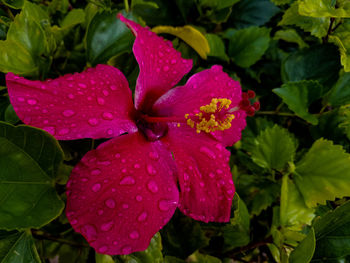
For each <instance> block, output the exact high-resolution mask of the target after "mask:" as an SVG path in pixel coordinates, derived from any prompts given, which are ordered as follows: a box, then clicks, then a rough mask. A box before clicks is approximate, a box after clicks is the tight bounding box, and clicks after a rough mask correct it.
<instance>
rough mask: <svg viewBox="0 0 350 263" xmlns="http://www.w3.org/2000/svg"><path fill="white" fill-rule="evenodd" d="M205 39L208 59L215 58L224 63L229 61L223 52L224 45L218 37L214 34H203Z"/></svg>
mask: <svg viewBox="0 0 350 263" xmlns="http://www.w3.org/2000/svg"><path fill="white" fill-rule="evenodd" d="M205 38H206V39H207V41H208V44H209V50H210V52H209V54H208V56H209V57H216V58H219V59H221V60H224V61H228V60H229V58H228V56H227V54H226V51H225V44H224V42H223V41H222V39H221V38H220V37H219V36H217V35H215V34H205Z"/></svg>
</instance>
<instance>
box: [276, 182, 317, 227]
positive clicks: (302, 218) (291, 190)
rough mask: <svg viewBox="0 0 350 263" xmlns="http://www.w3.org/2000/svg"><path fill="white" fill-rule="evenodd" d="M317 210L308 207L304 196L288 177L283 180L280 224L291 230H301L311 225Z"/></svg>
mask: <svg viewBox="0 0 350 263" xmlns="http://www.w3.org/2000/svg"><path fill="white" fill-rule="evenodd" d="M314 217H315V209H313V208H309V207H307V206H306V204H305V202H304V199H303V196H302V195H301V193H300V192H299V190H298V188H297V187H296V186H295V184H294V182H293V181H292V180H291V179H289V178H288V176H287V175H285V176H283V178H282V188H281V207H280V223H281V225H282V226H284V227H288V229H291V230H301V229H302V227H303V226H304V225H305V224H306V225H310V224H311V221H312V219H313V218H314Z"/></svg>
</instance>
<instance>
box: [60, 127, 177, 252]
mask: <svg viewBox="0 0 350 263" xmlns="http://www.w3.org/2000/svg"><path fill="white" fill-rule="evenodd" d="M174 169H175V166H174V162H173V160H172V156H171V153H170V152H168V151H167V150H166V149H165V147H164V145H163V144H162V142H160V141H156V142H148V141H146V140H145V138H144V137H143V135H141V134H140V133H133V134H127V135H121V136H120V137H117V138H114V139H111V140H110V141H108V142H106V143H103V144H102V145H100V146H99V147H98V148H97V149H96V150H93V151H90V152H88V153H87V154H86V155H85V156H84V157H83V159H82V160H81V162H80V163H79V164H78V165H77V166H76V167H75V168H74V169H73V171H72V174H71V177H70V179H69V182H68V184H67V196H68V198H67V210H66V214H67V217H68V219H69V221H70V223H71V224H72V226H73V228H74V230H75V231H77V232H80V233H81V234H82V235H83V236H84V237H85V238H86V239H87V240H88V242H89V243H90V245H91V246H92V247H94V248H95V249H96V251H97V252H99V253H104V254H110V255H115V254H130V253H132V252H135V251H140V250H145V249H146V248H147V247H148V245H149V242H150V240H151V238H152V237H153V235H154V234H155V233H156V232H157V231H158V230H159V229H161V228H162V227H163V226H164V225H165V224H166V223H167V222H168V221H169V219H170V218H171V216H172V215H173V213H174V211H175V209H176V207H177V204H178V198H179V193H178V189H177V187H176V181H175V177H174Z"/></svg>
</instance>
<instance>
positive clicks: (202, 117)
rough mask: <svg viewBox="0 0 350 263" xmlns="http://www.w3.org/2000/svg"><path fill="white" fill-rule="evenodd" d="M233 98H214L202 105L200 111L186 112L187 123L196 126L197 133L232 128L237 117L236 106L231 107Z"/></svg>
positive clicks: (192, 126)
mask: <svg viewBox="0 0 350 263" xmlns="http://www.w3.org/2000/svg"><path fill="white" fill-rule="evenodd" d="M230 105H231V100H229V99H226V98H213V99H212V100H211V102H210V104H207V105H204V106H201V107H200V108H199V112H197V113H194V114H185V119H186V120H187V124H188V125H189V126H190V127H191V128H195V129H196V131H197V133H200V132H201V131H204V132H207V133H209V132H214V131H223V130H226V129H229V128H231V122H232V120H233V119H234V118H235V115H234V114H233V112H234V111H235V110H237V109H238V108H237V109H236V108H231V109H230Z"/></svg>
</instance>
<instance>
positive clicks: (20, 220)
mask: <svg viewBox="0 0 350 263" xmlns="http://www.w3.org/2000/svg"><path fill="white" fill-rule="evenodd" d="M0 145H1V147H0V200H2V204H1V206H0V228H2V229H9V230H12V229H23V228H29V227H41V226H43V225H45V224H47V223H48V222H50V221H52V220H53V219H54V218H56V217H57V216H58V215H60V214H61V212H62V210H63V206H64V205H63V202H62V201H61V199H60V198H59V197H58V195H57V193H56V191H55V188H54V181H55V177H56V173H57V169H58V166H59V165H60V163H61V161H62V159H63V153H62V150H61V148H60V147H59V145H58V143H57V141H56V140H55V139H54V138H53V137H52V136H51V135H49V134H48V133H46V132H43V131H41V130H39V129H35V128H32V127H28V126H19V127H14V126H12V125H9V124H6V123H0Z"/></svg>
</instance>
